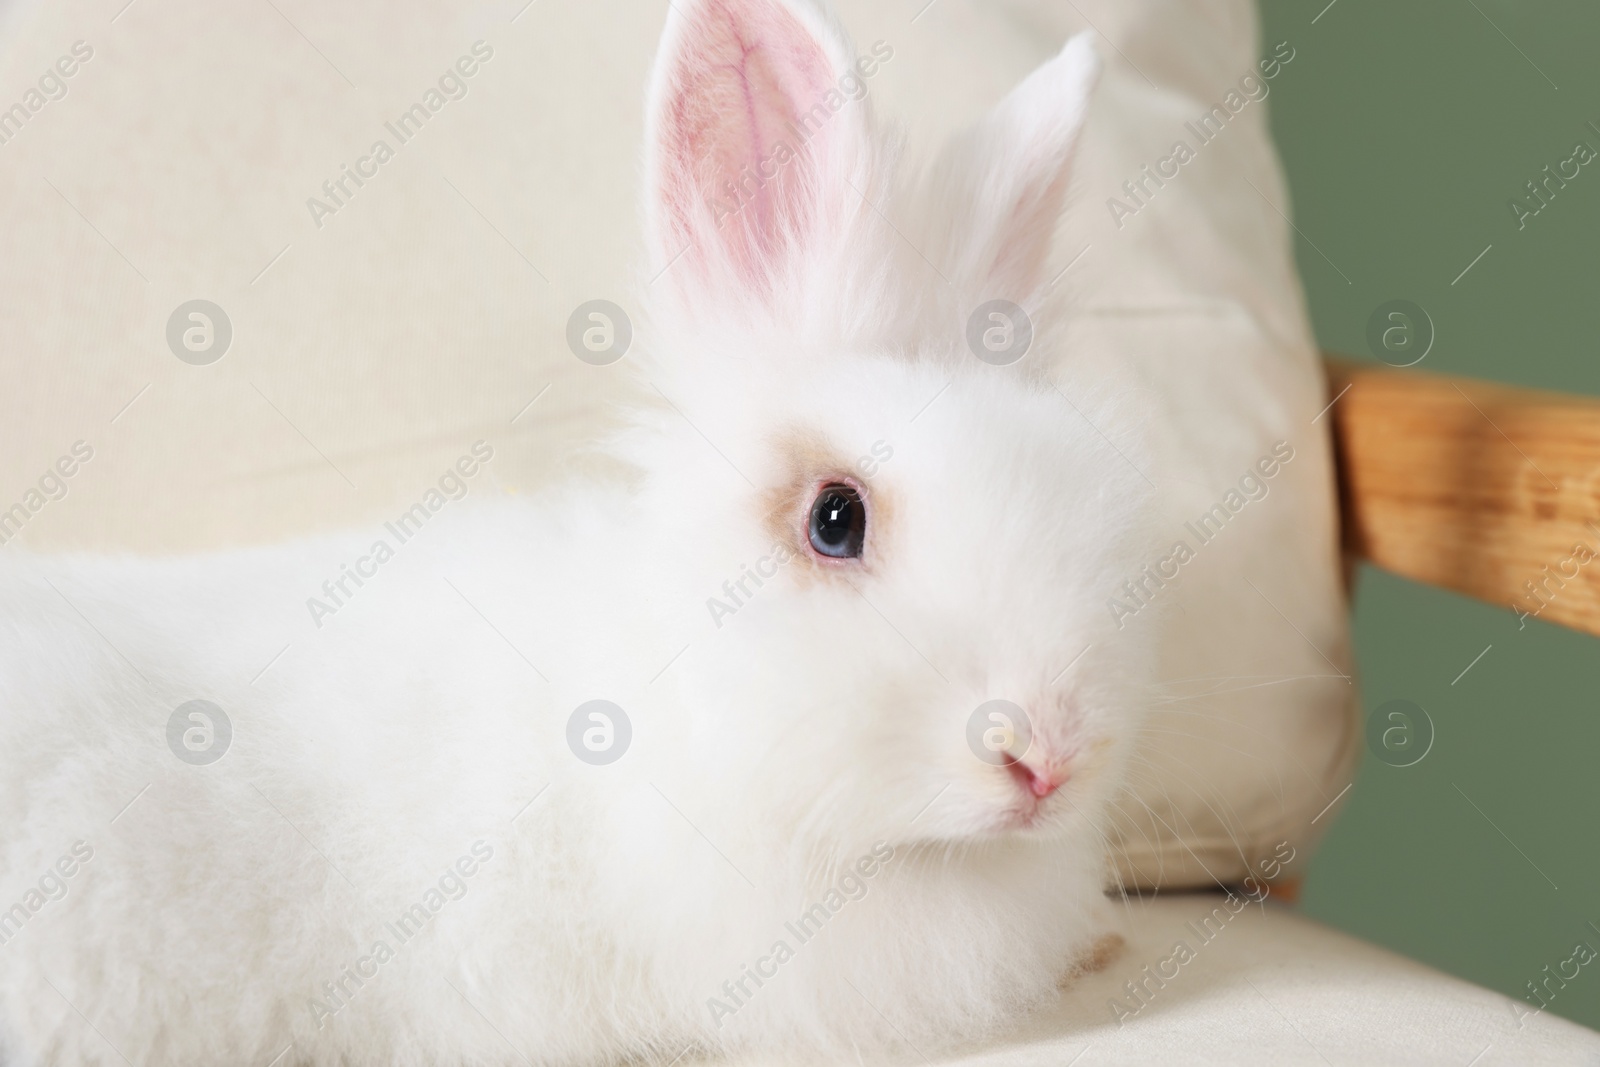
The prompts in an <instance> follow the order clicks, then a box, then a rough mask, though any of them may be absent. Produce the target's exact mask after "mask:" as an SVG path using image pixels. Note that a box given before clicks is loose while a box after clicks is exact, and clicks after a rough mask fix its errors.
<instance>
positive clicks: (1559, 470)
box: [1327, 357, 1600, 634]
mask: <svg viewBox="0 0 1600 1067" xmlns="http://www.w3.org/2000/svg"><path fill="white" fill-rule="evenodd" d="M1327 366H1328V379H1329V385H1330V390H1329V393H1328V395H1329V397H1330V398H1332V397H1334V396H1335V395H1337V394H1340V393H1341V392H1343V395H1342V396H1340V397H1339V399H1338V400H1337V402H1335V403H1334V405H1333V406H1332V408H1330V409H1329V413H1328V416H1327V417H1330V418H1331V419H1332V420H1333V430H1334V442H1335V450H1336V454H1337V457H1338V463H1339V491H1340V498H1341V499H1340V509H1341V512H1342V515H1343V525H1344V539H1345V547H1346V549H1347V550H1348V551H1349V552H1351V553H1353V554H1355V555H1358V556H1360V557H1362V558H1364V559H1366V560H1368V561H1370V562H1371V563H1373V564H1374V565H1376V566H1379V567H1382V568H1383V569H1384V570H1387V571H1392V572H1394V573H1395V574H1399V575H1402V576H1404V577H1406V578H1410V579H1413V580H1415V581H1418V582H1425V583H1427V584H1429V585H1436V586H1441V587H1443V588H1445V589H1453V590H1455V591H1456V592H1459V593H1465V594H1466V595H1468V596H1473V597H1477V598H1479V599H1480V600H1485V601H1488V602H1489V603H1491V604H1498V605H1500V606H1502V607H1506V608H1508V609H1510V610H1513V611H1516V612H1517V613H1518V614H1519V616H1521V615H1524V614H1525V615H1526V616H1528V617H1534V616H1536V617H1538V618H1540V619H1543V620H1545V621H1547V622H1555V623H1560V624H1562V625H1564V626H1570V627H1572V628H1573V629H1576V630H1582V631H1584V632H1586V633H1591V634H1600V399H1594V398H1589V397H1580V396H1569V395H1566V394H1562V393H1547V392H1538V391H1535V390H1531V389H1517V388H1513V387H1511V386H1505V385H1496V384H1493V383H1490V382H1483V381H1477V380H1474V379H1470V378H1454V377H1448V376H1445V375H1439V374H1428V373H1425V372H1420V371H1414V370H1393V369H1390V368H1387V367H1382V366H1379V365H1376V364H1364V363H1355V362H1350V361H1345V360H1340V359H1337V358H1333V357H1330V358H1329V359H1328V361H1327ZM1346 387H1348V390H1347V391H1346Z"/></svg>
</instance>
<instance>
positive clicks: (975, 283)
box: [926, 33, 1100, 305]
mask: <svg viewBox="0 0 1600 1067" xmlns="http://www.w3.org/2000/svg"><path fill="white" fill-rule="evenodd" d="M1099 70H1100V64H1099V60H1098V58H1097V57H1096V55H1095V50H1094V45H1093V44H1092V43H1091V35H1090V34H1088V33H1080V34H1078V35H1077V36H1075V37H1073V38H1072V39H1071V40H1069V41H1068V42H1067V44H1066V47H1064V48H1063V49H1062V50H1061V52H1060V54H1059V55H1057V56H1056V57H1055V58H1054V59H1051V60H1050V61H1049V62H1047V63H1045V64H1044V65H1043V66H1041V67H1039V69H1038V70H1035V71H1034V72H1033V73H1032V74H1030V75H1029V76H1028V78H1027V79H1026V80H1025V81H1023V82H1022V84H1020V85H1018V86H1017V87H1016V88H1015V89H1013V90H1012V91H1011V93H1010V94H1009V95H1008V96H1007V97H1006V98H1005V99H1004V100H1002V101H1001V102H1000V103H999V104H998V105H996V106H995V108H994V109H993V110H992V111H990V112H989V114H988V115H986V116H985V117H984V118H983V120H982V121H980V122H979V123H978V125H977V126H975V127H973V128H972V129H970V130H968V131H967V132H966V133H965V134H963V135H962V136H960V137H958V138H956V139H955V140H954V141H953V142H952V143H951V144H950V145H949V147H948V148H946V149H945V151H944V152H943V153H942V155H941V157H940V160H939V164H938V165H937V166H936V167H935V168H934V170H933V172H932V176H931V183H930V186H929V190H928V191H929V194H930V203H929V204H928V214H927V216H926V217H927V219H928V221H929V226H930V232H929V233H928V242H929V245H930V246H931V247H930V253H931V252H933V251H934V250H937V251H938V253H939V254H938V255H934V257H933V258H934V259H935V260H939V259H940V258H941V257H942V258H943V261H944V262H945V263H947V264H949V265H950V268H951V274H950V277H951V278H952V279H957V280H958V284H961V285H963V286H964V287H966V288H967V289H968V290H969V295H971V296H973V297H975V298H977V299H979V300H988V299H995V298H1003V299H1006V300H1010V301H1013V302H1014V303H1017V304H1021V305H1027V304H1029V303H1030V301H1031V299H1032V298H1033V296H1034V295H1035V294H1036V293H1037V292H1038V289H1039V286H1040V282H1041V280H1042V279H1041V273H1042V271H1043V267H1044V261H1045V258H1046V256H1048V254H1049V252H1050V242H1051V239H1052V237H1053V236H1054V232H1055V225H1056V219H1057V217H1058V216H1059V215H1060V213H1061V206H1062V199H1063V197H1064V195H1065V193H1066V189H1067V181H1068V176H1069V172H1070V170H1071V163H1072V156H1073V150H1074V147H1075V146H1076V144H1077V142H1078V138H1079V134H1080V133H1081V131H1082V129H1083V123H1084V117H1085V115H1086V114H1087V112H1088V107H1089V99H1090V96H1091V94H1092V93H1093V91H1094V85H1095V82H1096V81H1097V80H1098V77H1099Z"/></svg>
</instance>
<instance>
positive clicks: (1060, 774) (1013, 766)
mask: <svg viewBox="0 0 1600 1067" xmlns="http://www.w3.org/2000/svg"><path fill="white" fill-rule="evenodd" d="M1007 767H1008V769H1009V770H1010V771H1011V776H1012V777H1013V778H1015V779H1016V780H1017V784H1018V785H1020V786H1022V788H1023V789H1025V790H1027V791H1028V792H1030V793H1032V794H1033V795H1034V796H1035V797H1038V798H1039V799H1040V800H1043V799H1044V798H1045V797H1047V796H1049V795H1050V794H1051V793H1054V792H1055V791H1056V790H1057V789H1058V788H1060V787H1061V783H1063V782H1065V781H1066V780H1067V778H1068V776H1069V772H1068V769H1067V766H1066V763H1065V762H1063V761H1061V760H1058V759H1056V758H1055V757H1053V756H1052V755H1051V754H1050V753H1047V752H1044V751H1041V749H1040V746H1039V745H1037V744H1035V745H1034V746H1033V747H1032V748H1031V749H1030V750H1029V751H1028V752H1027V753H1026V754H1025V755H1024V756H1023V757H1022V758H1021V759H1019V760H1016V761H1014V762H1012V763H1010V764H1008V765H1007Z"/></svg>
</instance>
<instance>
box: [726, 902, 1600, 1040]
mask: <svg viewBox="0 0 1600 1067" xmlns="http://www.w3.org/2000/svg"><path fill="white" fill-rule="evenodd" d="M1129 907H1130V909H1131V912H1130V914H1129V915H1128V916H1127V918H1126V923H1125V928H1124V932H1125V934H1126V939H1127V940H1126V944H1125V945H1124V946H1123V948H1122V949H1121V950H1120V952H1118V954H1117V955H1116V957H1115V958H1114V959H1113V960H1112V962H1111V963H1110V965H1108V966H1107V967H1106V968H1105V969H1104V970H1102V971H1101V972H1100V973H1098V974H1092V975H1088V976H1085V977H1082V978H1079V979H1078V980H1076V981H1075V982H1073V983H1072V984H1070V985H1069V986H1068V987H1067V989H1066V990H1065V991H1064V992H1063V993H1062V995H1061V999H1060V1001H1059V1002H1058V1003H1057V1004H1055V1005H1054V1006H1053V1007H1051V1008H1050V1009H1048V1010H1046V1011H1044V1012H1041V1013H1040V1014H1039V1015H1037V1016H1035V1017H1034V1018H1032V1019H1030V1020H1028V1021H1027V1022H1026V1023H1025V1024H1024V1025H1022V1026H1020V1027H1019V1028H1018V1030H1017V1032H1016V1033H1015V1034H1012V1035H1008V1036H1006V1037H1004V1038H1002V1039H1000V1040H997V1041H994V1042H991V1043H990V1044H988V1045H985V1046H983V1047H976V1048H971V1049H967V1050H963V1051H959V1052H956V1053H953V1054H950V1055H947V1056H937V1057H933V1058H932V1059H931V1061H925V1060H924V1058H923V1057H922V1056H921V1055H919V1054H917V1053H916V1052H915V1051H911V1050H907V1051H906V1052H905V1054H904V1055H903V1056H901V1057H898V1058H890V1059H887V1060H885V1061H884V1062H885V1063H895V1064H908V1065H909V1064H922V1063H925V1062H933V1063H937V1064H950V1065H952V1067H953V1065H956V1064H960V1065H963V1067H1069V1065H1072V1067H1112V1065H1128V1067H1148V1065H1151V1064H1168V1063H1174V1064H1177V1063H1181V1064H1196V1065H1204V1064H1218V1065H1226V1067H1253V1065H1270V1067H1297V1065H1300V1064H1304V1065H1306V1067H1328V1065H1329V1064H1359V1065H1363V1067H1366V1065H1376V1064H1382V1065H1385V1067H1398V1065H1405V1064H1415V1065H1418V1067H1421V1065H1424V1064H1426V1065H1430V1067H1431V1065H1440V1067H1469V1065H1470V1067H1497V1065H1524V1064H1526V1065H1533V1064H1563V1065H1565V1064H1578V1063H1592V1062H1595V1060H1596V1059H1597V1058H1600V1034H1596V1033H1595V1032H1594V1031H1592V1030H1588V1029H1585V1028H1584V1027H1581V1026H1579V1025H1577V1024H1576V1023H1572V1022H1568V1021H1567V1020H1565V1019H1560V1018H1557V1017H1556V1016H1554V1015H1551V1014H1549V1013H1548V1012H1546V1013H1542V1014H1535V1013H1533V1011H1532V1005H1531V1004H1528V1003H1524V1002H1516V1001H1512V1000H1511V999H1509V998H1507V997H1505V996H1502V995H1501V994H1499V993H1492V992H1490V991H1489V990H1487V989H1483V988H1481V987H1479V986H1475V985H1471V984H1470V983H1467V982H1463V981H1461V980H1459V979H1456V978H1450V977H1448V976H1446V975H1443V974H1440V973H1439V972H1437V971H1434V970H1431V969H1429V968H1427V967H1424V966H1422V965H1421V964H1419V963H1413V962H1412V961H1410V960H1407V959H1403V958H1402V957H1399V956H1396V955H1393V954H1392V953H1389V952H1385V951H1384V950H1382V949H1379V948H1375V947H1374V946H1372V945H1368V944H1366V943H1364V942H1361V941H1357V940H1356V939H1354V938H1352V937H1348V936H1346V935H1344V934H1341V933H1338V932H1337V931H1334V930H1330V929H1328V928H1327V927H1325V926H1322V925H1320V924H1318V923H1315V922H1312V921H1311V920H1309V919H1306V918H1304V917H1303V916H1300V915H1298V914H1296V913H1295V912H1293V911H1291V910H1288V909H1285V908H1280V907H1279V906H1278V905H1277V904H1276V903H1273V902H1271V901H1269V902H1268V904H1267V905H1266V906H1265V907H1264V908H1263V907H1262V906H1260V905H1247V906H1246V907H1245V908H1244V909H1243V910H1241V911H1239V912H1238V913H1237V914H1236V915H1233V916H1232V917H1231V918H1222V917H1221V916H1222V915H1226V914H1227V913H1228V909H1227V907H1226V906H1225V905H1224V904H1223V903H1222V896H1221V895H1220V894H1193V895H1181V896H1170V897H1168V896H1163V897H1161V898H1159V899H1155V900H1152V901H1148V902H1146V903H1143V904H1140V903H1130V905H1129ZM1219 908H1220V909H1221V911H1220V913H1219V911H1218V909H1219ZM1208 921H1209V925H1206V924H1207V922H1208ZM1198 927H1203V932H1204V933H1205V934H1206V935H1207V936H1209V937H1210V938H1211V940H1210V941H1209V942H1205V941H1202V940H1201V938H1200V937H1199V936H1196V933H1195V929H1196V928H1198ZM1180 941H1181V942H1183V943H1184V944H1185V945H1186V946H1187V947H1188V948H1189V949H1190V950H1191V952H1192V957H1191V958H1189V959H1188V962H1185V963H1177V962H1166V961H1169V960H1174V959H1175V958H1176V955H1178V954H1175V953H1174V947H1175V946H1176V944H1177V943H1178V942H1180ZM1147 966H1148V967H1149V968H1150V969H1151V973H1152V974H1155V975H1156V979H1154V980H1152V979H1151V978H1149V977H1147V976H1146V973H1145V968H1146V967H1147ZM1163 973H1165V974H1168V975H1171V974H1174V973H1175V974H1176V977H1173V978H1171V979H1161V977H1160V976H1161V974H1163ZM1158 981H1160V982H1162V983H1164V984H1159V985H1158V984H1157V983H1158ZM1129 982H1136V983H1140V982H1142V983H1144V989H1145V990H1146V992H1145V993H1144V994H1143V1001H1144V1004H1143V1006H1142V1007H1140V1006H1139V1003H1140V1002H1139V1001H1137V1000H1135V999H1134V998H1133V996H1132V995H1131V994H1130V993H1129V992H1128V989H1127V984H1128V983H1129ZM1113 1003H1117V1004H1121V1005H1122V1010H1123V1011H1124V1012H1128V1013H1133V1014H1129V1015H1126V1016H1121V1017H1120V1018H1121V1023H1120V1024H1119V1015H1118V1012H1117V1011H1116V1010H1115V1009H1114V1008H1113V1007H1112V1004H1113ZM1136 1008H1137V1012H1136V1013H1134V1010H1135V1009H1136ZM741 1067H746V1065H741ZM747 1067H762V1065H760V1064H758V1063H757V1062H755V1061H752V1062H750V1063H749V1064H748V1065H747Z"/></svg>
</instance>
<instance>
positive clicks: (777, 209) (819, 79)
mask: <svg viewBox="0 0 1600 1067" xmlns="http://www.w3.org/2000/svg"><path fill="white" fill-rule="evenodd" d="M688 18H689V19H690V20H691V21H690V25H689V26H688V28H687V29H686V30H685V32H684V33H683V35H682V36H681V37H680V38H679V46H678V49H677V55H676V56H675V58H674V63H675V69H674V70H673V71H672V76H671V81H670V85H669V88H668V94H667V100H666V105H665V109H664V113H663V114H662V116H661V129H660V137H661V142H660V147H661V156H660V161H659V166H660V167H661V173H660V174H659V176H658V177H659V179H660V185H659V189H660V192H661V196H662V197H663V201H664V202H663V204H662V207H663V208H664V209H665V216H664V221H665V222H666V224H667V227H668V230H669V232H670V233H671V235H672V239H673V241H674V243H675V245H676V248H682V247H684V246H689V248H690V251H689V252H688V253H687V254H686V256H685V258H688V259H690V260H691V261H694V260H697V261H698V265H699V266H700V268H701V269H702V272H703V271H704V268H705V267H706V266H707V265H708V263H709V261H710V258H711V256H712V253H713V251H714V250H715V249H717V248H719V247H720V249H721V250H722V251H723V252H724V253H725V254H726V256H727V257H728V259H729V260H730V261H731V262H732V264H733V266H734V267H735V269H736V270H737V271H738V272H739V274H740V276H741V277H742V278H743V279H744V280H745V281H746V282H747V283H751V284H753V285H755V286H757V287H764V283H765V282H766V281H767V280H768V278H769V277H770V270H771V267H772V266H773V261H774V258H775V256H776V254H777V253H778V251H779V250H780V248H781V247H782V246H783V244H784V242H785V241H786V240H787V239H788V238H789V237H791V236H793V235H797V234H800V233H803V232H804V231H805V230H806V229H807V228H808V227H809V226H810V224H811V222H812V216H813V214H814V211H815V205H814V203H813V197H814V195H815V192H814V190H815V182H814V178H815V174H816V167H817V161H818V159H819V158H820V156H821V155H822V154H823V153H824V151H825V148H824V142H825V141H826V135H825V134H821V133H820V131H822V130H825V128H826V126H827V124H828V121H829V119H831V118H832V116H833V112H832V111H831V110H829V108H828V106H827V103H826V102H825V99H824V98H825V96H826V94H827V93H828V91H829V90H830V89H832V88H833V71H832V70H831V68H830V66H829V63H828V59H827V56H826V55H825V54H824V52H823V50H822V48H821V47H820V46H819V45H818V44H817V42H816V41H815V39H814V38H813V37H812V36H811V33H810V31H809V30H807V28H806V27H805V26H804V25H803V24H802V23H801V22H800V21H799V20H798V19H797V18H796V17H795V16H794V15H793V14H792V13H791V12H789V11H788V10H786V9H785V8H784V7H783V6H782V5H781V4H779V3H776V2H773V0H707V2H704V3H700V4H695V5H692V7H691V14H690V15H689V16H688ZM676 248H674V249H668V250H666V251H667V254H669V255H671V254H673V253H674V252H675V251H676Z"/></svg>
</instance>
